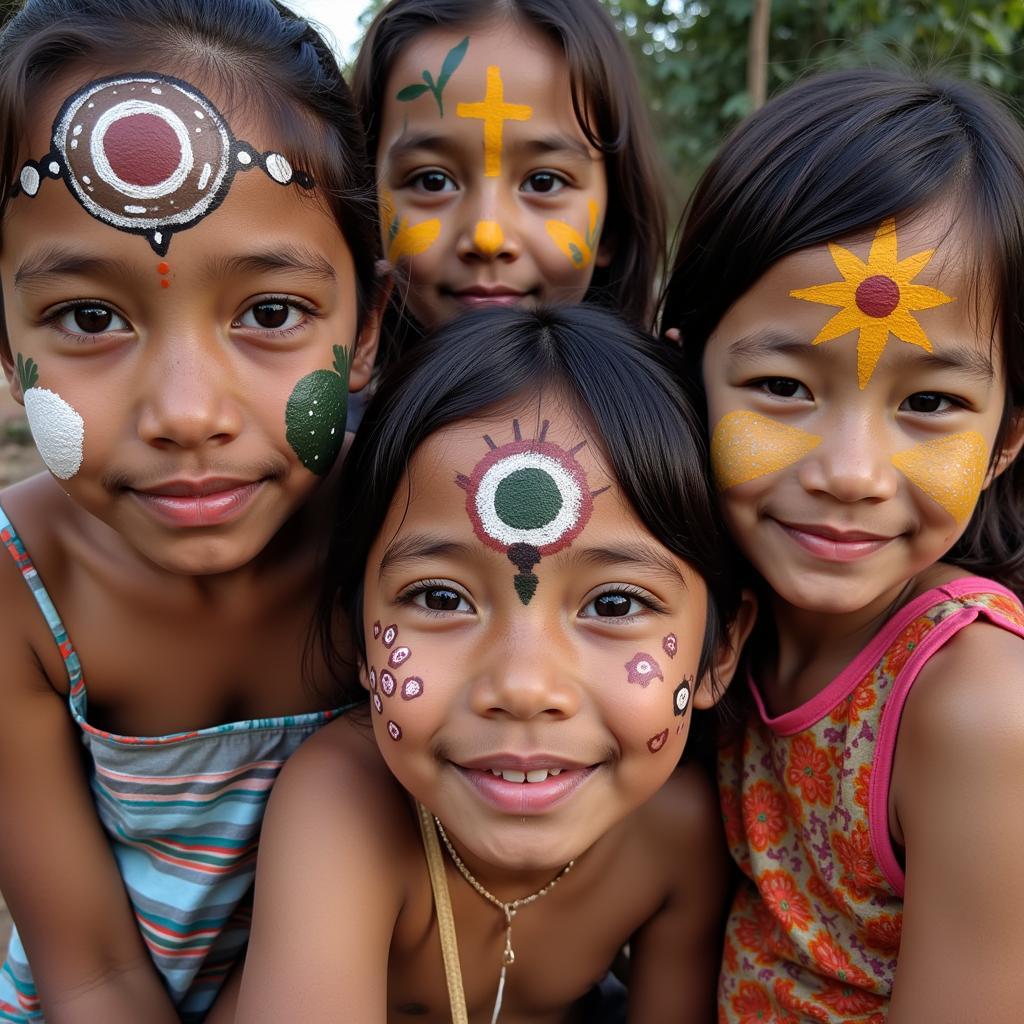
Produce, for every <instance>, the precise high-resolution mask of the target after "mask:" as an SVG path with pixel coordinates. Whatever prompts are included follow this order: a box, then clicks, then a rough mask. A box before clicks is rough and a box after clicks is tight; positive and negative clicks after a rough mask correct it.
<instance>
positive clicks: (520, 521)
mask: <svg viewBox="0 0 1024 1024" xmlns="http://www.w3.org/2000/svg"><path fill="white" fill-rule="evenodd" d="M512 429H513V432H514V434H515V438H516V439H515V440H514V441H510V442H509V443H508V444H504V445H502V446H501V447H499V446H498V445H496V444H495V443H494V442H493V441H492V440H491V439H490V438H489V437H486V436H485V437H484V441H485V442H486V443H487V445H488V447H489V448H490V449H491V450H490V451H489V452H488V453H487V454H486V455H485V456H484V457H483V458H482V459H481V460H480V461H479V462H478V463H477V464H476V466H475V467H474V469H473V472H472V474H471V475H470V476H468V477H467V476H459V477H458V478H457V479H456V483H457V484H458V485H459V486H460V487H462V488H464V489H465V491H466V511H467V513H468V514H469V518H470V520H471V521H472V523H473V529H474V531H475V532H476V535H477V537H479V538H480V540H482V541H483V542H484V543H485V544H486V545H487V546H488V547H491V548H493V549H494V550H496V551H501V552H504V553H505V554H506V555H507V556H508V559H509V561H510V562H512V564H513V565H514V566H515V567H516V568H517V569H518V570H519V572H518V574H517V575H516V576H515V577H514V580H513V582H514V585H515V588H516V593H517V594H518V596H519V599H520V601H522V603H523V604H529V603H530V600H531V599H532V598H533V595H534V594H535V593H536V590H537V582H538V580H537V576H536V575H535V574H534V572H533V571H532V570H533V567H534V566H535V565H536V564H537V562H539V561H540V559H541V557H542V556H543V555H550V554H554V552H556V551H561V550H562V548H565V547H568V546H569V545H570V544H571V543H572V541H573V540H574V539H575V538H576V537H578V536H579V534H580V532H581V531H582V530H583V528H584V527H585V526H586V525H587V522H588V521H589V519H590V514H591V511H592V510H593V499H594V497H595V496H596V495H597V494H600V493H601V491H595V492H591V490H590V488H589V485H588V484H587V477H586V474H585V473H584V472H583V467H582V466H581V465H580V464H579V462H577V461H576V458H575V453H576V452H577V451H579V450H580V448H582V447H583V443H581V444H579V445H577V446H576V447H575V448H573V449H572V450H570V451H567V450H566V449H564V448H561V447H559V446H558V445H556V444H552V443H550V442H549V441H545V440H544V438H545V435H546V434H547V429H548V421H547V420H545V421H544V423H543V425H542V427H541V433H540V437H538V438H536V439H535V440H524V439H522V437H521V436H520V430H519V421H518V420H514V421H513V423H512ZM584 443H585V442H584Z"/></svg>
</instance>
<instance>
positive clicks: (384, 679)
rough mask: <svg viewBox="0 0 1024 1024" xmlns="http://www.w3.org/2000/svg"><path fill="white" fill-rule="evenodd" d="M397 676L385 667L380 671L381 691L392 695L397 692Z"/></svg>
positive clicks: (388, 695)
mask: <svg viewBox="0 0 1024 1024" xmlns="http://www.w3.org/2000/svg"><path fill="white" fill-rule="evenodd" d="M396 685H397V684H396V683H395V677H394V676H393V675H392V674H391V673H390V672H389V671H388V670H387V669H386V668H385V669H382V670H381V673H380V692H381V693H383V694H384V696H385V697H390V696H391V695H392V694H393V693H394V692H395V686H396Z"/></svg>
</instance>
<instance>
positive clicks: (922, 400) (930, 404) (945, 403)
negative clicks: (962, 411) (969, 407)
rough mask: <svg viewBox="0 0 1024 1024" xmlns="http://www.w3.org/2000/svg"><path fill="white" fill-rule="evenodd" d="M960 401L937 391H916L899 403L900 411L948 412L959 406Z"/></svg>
mask: <svg viewBox="0 0 1024 1024" xmlns="http://www.w3.org/2000/svg"><path fill="white" fill-rule="evenodd" d="M960 406H961V403H960V402H958V401H957V400H956V399H955V398H951V397H950V396H949V395H944V394H941V393H940V392H938V391H918V392H916V393H915V394H913V395H910V396H909V397H908V398H904V399H903V401H902V403H900V411H901V412H920V413H936V412H949V411H950V410H951V409H954V408H957V407H960Z"/></svg>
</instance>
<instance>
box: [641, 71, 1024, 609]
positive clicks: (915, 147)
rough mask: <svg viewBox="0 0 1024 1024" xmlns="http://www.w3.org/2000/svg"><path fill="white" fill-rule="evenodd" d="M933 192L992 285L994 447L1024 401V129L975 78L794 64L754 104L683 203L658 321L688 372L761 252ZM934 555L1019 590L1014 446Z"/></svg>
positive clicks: (909, 210)
mask: <svg viewBox="0 0 1024 1024" xmlns="http://www.w3.org/2000/svg"><path fill="white" fill-rule="evenodd" d="M943 201H949V202H951V203H952V204H953V205H954V206H955V207H957V208H958V209H959V211H960V213H961V216H962V217H963V218H964V220H965V222H966V224H967V225H968V227H969V233H968V237H971V238H972V240H973V243H974V244H973V247H974V251H973V252H972V253H970V254H969V255H970V256H972V257H973V258H974V261H975V274H974V278H975V280H974V284H975V289H974V291H975V294H976V295H978V294H981V293H983V292H984V291H988V290H990V291H991V293H992V294H993V295H994V299H995V323H994V324H993V325H992V326H993V343H996V341H997V339H998V345H999V348H1000V349H1001V352H1002V356H1001V359H1002V365H1003V370H1004V375H1005V380H1006V399H1005V405H1004V411H1003V420H1002V424H1001V426H1000V430H999V434H998V436H997V438H996V444H995V446H994V449H993V459H995V458H996V457H997V456H998V453H999V451H1000V449H1001V447H1002V445H1003V443H1004V442H1005V439H1006V438H1007V436H1008V431H1009V429H1010V427H1011V425H1012V423H1013V420H1014V418H1015V416H1018V415H1020V414H1021V413H1022V412H1024V287H1022V281H1024V132H1022V130H1021V127H1020V125H1019V124H1018V122H1017V120H1016V119H1015V117H1014V115H1013V114H1012V113H1011V112H1010V111H1009V110H1008V109H1007V108H1006V107H1005V106H1003V104H1002V103H1001V102H999V101H998V100H997V99H996V98H994V97H993V96H991V95H990V94H989V93H988V92H987V91H986V90H985V89H983V88H982V87H980V86H977V85H974V84H971V83H968V82H964V81H959V80H956V79H949V78H938V77H927V76H917V75H914V74H911V73H910V72H901V71H891V70H876V69H866V68H862V69H857V70H852V71H840V72H834V73H830V74H824V75H820V76H817V77H814V78H810V79H808V80H806V81H805V82H803V83H801V84H800V85H797V86H795V87H793V88H791V89H789V90H787V91H786V92H784V93H782V94H780V95H779V96H777V97H776V98H774V99H773V100H772V101H771V102H770V103H768V104H766V105H765V106H764V107H762V108H761V110H760V111H758V112H757V113H756V114H754V115H753V116H752V117H751V118H749V119H748V120H747V121H746V122H745V123H744V124H742V125H741V126H740V127H739V128H738V129H737V131H736V132H735V133H734V134H733V135H732V136H731V137H730V138H729V139H728V140H727V141H726V143H725V144H724V146H723V147H722V149H721V151H720V153H719V154H718V156H717V157H716V158H715V160H714V162H713V163H712V164H711V165H710V167H709V168H708V170H707V171H706V172H705V174H704V176H703V178H702V179H701V181H700V183H699V185H698V187H697V189H696V191H695V193H694V195H693V197H692V199H691V201H690V205H689V209H688V210H687V212H686V213H685V214H684V217H683V222H682V225H681V235H680V239H679V243H678V248H677V255H676V258H675V263H674V266H673V268H672V272H671V275H670V277H669V280H668V282H667V284H666V287H665V291H664V296H663V308H662V318H661V324H662V328H663V329H665V330H667V329H669V328H673V327H674V328H678V329H679V330H680V333H681V336H682V339H683V345H684V350H685V353H686V359H687V362H688V364H689V372H690V374H691V376H692V377H693V378H694V379H695V380H699V379H700V373H701V361H702V357H703V353H704V346H705V344H706V343H707V340H708V338H709V337H710V335H711V334H712V333H713V331H714V329H715V327H716V326H717V324H718V322H719V321H720V320H721V319H722V317H723V316H724V315H725V313H726V311H727V310H728V309H729V307H730V306H731V305H732V304H733V303H734V302H736V300H737V299H739V298H740V296H742V295H743V293H744V292H746V291H747V290H748V289H749V288H750V287H751V286H752V285H753V284H754V283H755V282H756V281H757V280H758V279H759V278H760V277H761V276H762V275H763V274H764V273H765V271H767V270H768V268H769V267H770V266H771V265H772V264H773V263H775V262H777V261H778V260H780V259H782V258H783V257H784V256H787V255H789V254H790V253H793V252H796V251H798V250H800V249H804V248H807V247H808V246H813V245H821V244H822V243H824V242H829V241H833V240H834V239H837V238H842V237H844V236H846V235H850V234H855V233H858V232H863V231H866V230H868V229H871V228H874V227H875V226H877V224H878V223H879V222H881V221H882V220H885V219H886V218H889V217H900V216H907V215H910V214H914V213H918V212H920V211H921V210H923V209H925V208H926V207H929V206H931V205H933V204H936V203H941V202H943ZM982 282H984V287H983V286H982ZM944 560H945V561H948V562H952V563H953V564H955V565H959V566H962V567H963V568H966V569H969V570H970V571H972V572H978V573H981V574H982V575H986V576H991V577H993V578H995V579H998V580H1000V581H1002V582H1003V583H1005V584H1006V585H1007V586H1009V587H1011V588H1013V589H1014V590H1016V591H1017V592H1018V593H1024V460H1020V459H1018V460H1017V461H1016V462H1014V463H1013V464H1012V465H1011V466H1009V467H1008V468H1007V469H1006V470H1005V471H1004V472H1003V473H1002V475H1001V476H999V477H998V478H997V479H996V480H995V481H994V482H993V483H992V484H991V485H990V486H989V487H988V489H987V490H985V491H983V492H982V495H981V499H980V500H979V502H978V506H977V508H976V509H975V511H974V515H973V517H972V518H971V521H970V523H969V524H968V526H967V529H966V531H965V532H964V534H963V536H962V537H961V538H960V539H959V540H958V541H957V543H956V544H955V545H954V547H953V548H952V549H951V550H950V552H948V553H947V555H946V556H945V558H944Z"/></svg>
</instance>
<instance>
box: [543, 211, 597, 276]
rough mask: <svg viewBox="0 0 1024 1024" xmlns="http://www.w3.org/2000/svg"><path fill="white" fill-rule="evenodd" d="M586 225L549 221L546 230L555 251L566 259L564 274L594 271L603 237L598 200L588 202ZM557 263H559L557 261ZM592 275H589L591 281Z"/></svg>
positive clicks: (562, 266)
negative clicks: (593, 266)
mask: <svg viewBox="0 0 1024 1024" xmlns="http://www.w3.org/2000/svg"><path fill="white" fill-rule="evenodd" d="M585 219H586V224H574V223H571V222H570V221H567V220H548V221H545V222H544V230H545V231H546V232H547V234H548V237H549V238H550V239H551V242H552V244H553V245H554V247H555V249H556V250H557V251H558V252H560V253H561V254H562V255H563V256H564V257H565V263H563V264H562V265H561V269H562V271H563V272H571V271H586V270H588V269H589V270H591V271H592V265H593V262H594V259H595V257H596V256H597V247H598V244H599V242H600V237H601V211H600V208H599V206H598V203H597V200H596V199H590V200H588V201H587V211H586V218H585ZM556 262H557V261H556ZM589 278H590V274H589V273H588V274H587V279H588V281H589Z"/></svg>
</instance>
